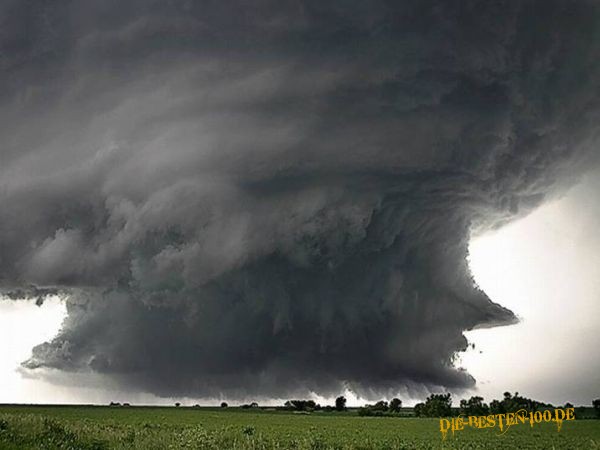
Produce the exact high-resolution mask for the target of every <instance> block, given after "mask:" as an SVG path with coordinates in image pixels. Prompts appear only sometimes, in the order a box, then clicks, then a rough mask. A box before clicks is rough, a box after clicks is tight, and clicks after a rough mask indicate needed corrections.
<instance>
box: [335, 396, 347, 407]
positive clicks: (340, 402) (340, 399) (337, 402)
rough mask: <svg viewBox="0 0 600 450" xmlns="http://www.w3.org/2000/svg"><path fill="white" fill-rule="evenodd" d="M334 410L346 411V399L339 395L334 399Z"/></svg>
mask: <svg viewBox="0 0 600 450" xmlns="http://www.w3.org/2000/svg"><path fill="white" fill-rule="evenodd" d="M335 409H336V410H338V411H345V410H346V397H344V396H343V395H340V396H339V397H338V398H336V399H335Z"/></svg>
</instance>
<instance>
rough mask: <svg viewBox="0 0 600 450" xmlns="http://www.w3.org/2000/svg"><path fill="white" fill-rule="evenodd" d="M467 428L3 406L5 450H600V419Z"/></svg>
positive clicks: (431, 422) (210, 412) (430, 422)
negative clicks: (502, 429) (501, 430)
mask: <svg viewBox="0 0 600 450" xmlns="http://www.w3.org/2000/svg"><path fill="white" fill-rule="evenodd" d="M497 433H498V431H497V429H487V430H474V429H466V430H465V431H462V432H459V433H457V434H456V435H455V437H454V438H453V437H452V436H450V435H449V436H448V438H447V440H446V441H442V439H441V436H440V432H439V421H438V420H437V419H418V418H408V417H407V418H404V417H358V416H357V415H356V413H355V412H348V413H345V414H344V413H343V414H339V413H338V414H335V413H333V414H332V413H324V412H316V413H312V414H294V413H292V412H282V411H262V410H259V411H256V410H241V409H238V408H227V409H220V408H171V407H169V408H158V407H129V408H109V407H86V406H61V407H41V406H38V407H36V406H0V449H113V448H115V449H167V448H169V449H179V448H184V449H186V448H198V449H219V450H221V449H364V450H367V449H505V448H510V449H513V448H514V449H569V450H572V449H600V420H579V421H575V422H568V423H564V425H563V429H562V431H561V432H560V433H558V432H557V430H556V427H555V426H554V425H552V424H547V423H545V424H540V425H538V426H536V427H535V428H533V429H532V428H530V427H529V426H528V425H526V426H523V425H521V426H514V427H512V428H510V430H508V432H507V433H506V434H504V435H502V436H498V435H497Z"/></svg>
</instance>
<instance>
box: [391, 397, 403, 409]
mask: <svg viewBox="0 0 600 450" xmlns="http://www.w3.org/2000/svg"><path fill="white" fill-rule="evenodd" d="M400 409H402V400H400V399H399V398H393V399H392V401H391V402H390V411H392V412H400Z"/></svg>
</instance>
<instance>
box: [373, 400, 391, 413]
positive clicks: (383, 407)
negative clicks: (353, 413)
mask: <svg viewBox="0 0 600 450" xmlns="http://www.w3.org/2000/svg"><path fill="white" fill-rule="evenodd" d="M371 409H372V410H373V411H387V410H388V402H386V401H385V400H379V401H378V402H377V403H375V404H374V405H373V406H371Z"/></svg>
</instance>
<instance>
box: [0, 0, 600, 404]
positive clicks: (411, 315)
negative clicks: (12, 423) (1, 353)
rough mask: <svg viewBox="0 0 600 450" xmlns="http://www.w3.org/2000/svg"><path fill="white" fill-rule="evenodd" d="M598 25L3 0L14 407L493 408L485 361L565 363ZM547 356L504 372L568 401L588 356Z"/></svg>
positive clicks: (582, 15) (581, 12) (481, 4)
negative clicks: (300, 404) (527, 349)
mask: <svg viewBox="0 0 600 450" xmlns="http://www.w3.org/2000/svg"><path fill="white" fill-rule="evenodd" d="M599 23H600V5H599V4H598V3H597V2H593V1H587V0H581V1H568V2H565V1H562V0H544V1H522V2H521V1H515V2H507V3H506V4H503V3H502V2H489V1H487V0H472V1H464V2H463V1H460V2H458V1H457V2H448V1H442V0H425V1H423V0H418V1H417V0H407V1H404V2H395V3H390V2H387V1H373V2H369V3H364V2H353V1H333V2H322V1H311V0H306V1H298V0H289V1H281V0H278V1H274V0H273V1H271V0H264V1H259V2H252V3H248V2H242V1H232V2H219V1H212V0H206V1H201V2H189V1H173V2H162V1H156V2H155V1H141V0H140V1H137V0H134V1H130V2H127V3H123V2H121V1H116V0H115V1H113V0H103V1H100V0H89V1H83V2H69V1H57V2H53V3H48V2H45V1H41V0H40V1H35V0H34V1H32V2H22V1H18V0H15V1H7V2H3V3H2V4H1V5H0V29H1V30H2V32H1V33H0V54H1V55H2V57H1V59H0V67H1V68H2V72H1V75H0V77H1V78H0V120H1V121H2V125H3V126H2V127H1V128H0V289H1V292H2V294H3V295H4V298H6V300H3V301H2V303H1V304H0V308H1V309H0V311H2V314H3V316H2V323H6V324H7V325H6V326H4V327H3V333H8V332H10V333H11V336H12V337H10V338H7V339H10V342H12V343H13V344H11V346H10V348H9V349H8V350H6V351H7V352H8V354H7V355H6V359H5V360H3V361H2V362H0V364H2V365H3V367H4V368H5V369H6V370H5V371H4V372H3V373H10V370H12V368H13V367H14V365H15V363H16V362H15V361H16V359H17V358H18V359H20V360H21V365H20V368H19V375H18V377H17V376H16V375H14V374H13V375H11V377H12V378H11V380H12V382H14V383H16V385H19V386H21V387H20V388H19V389H16V388H15V391H14V392H25V393H27V394H22V395H31V394H30V393H31V392H32V390H31V389H29V388H25V387H23V386H24V385H22V384H21V383H23V382H24V381H22V380H23V379H24V378H27V380H28V381H27V382H26V383H27V385H28V386H42V384H40V383H43V385H44V386H48V383H50V384H52V385H57V386H67V387H69V388H68V389H67V388H60V389H66V390H63V391H59V390H55V391H53V390H52V389H50V388H47V389H46V390H45V391H44V390H43V389H42V388H41V387H40V394H39V396H40V399H41V397H42V392H48V393H51V392H53V394H52V395H55V396H56V397H59V396H60V395H62V394H59V392H65V396H67V397H68V396H71V395H73V396H74V397H71V398H79V397H77V396H78V395H81V396H82V397H81V398H84V397H86V396H94V395H105V394H102V393H103V392H104V393H106V392H113V393H114V392H119V393H123V394H124V395H139V396H146V397H143V398H148V399H152V398H164V399H172V398H188V397H189V398H215V399H216V398H227V399H236V400H242V399H247V398H256V399H263V400H268V399H274V398H288V397H292V396H294V397H296V396H309V395H318V396H321V397H324V398H329V397H332V396H335V395H338V394H339V393H342V392H346V391H352V392H353V393H354V394H353V395H355V396H357V397H358V398H361V399H376V398H381V397H390V396H392V395H402V396H403V398H406V399H409V398H422V397H423V396H425V395H427V393H429V392H432V391H440V390H452V391H455V392H461V391H472V390H474V389H484V388H485V389H487V387H486V386H490V385H494V386H496V385H498V384H497V383H499V381H494V380H495V378H494V375H495V376H497V375H498V374H499V373H500V372H506V365H504V366H503V365H502V364H503V363H502V361H503V360H502V359H498V358H501V357H506V355H507V354H508V353H502V352H499V351H497V350H494V349H492V347H490V346H491V345H492V344H491V342H495V343H496V344H494V345H497V343H498V342H500V340H498V339H496V338H495V337H496V336H510V339H517V337H518V336H520V337H521V338H519V342H520V343H521V345H522V341H524V340H525V341H527V340H531V338H532V337H533V336H536V337H537V339H538V340H537V341H536V342H538V343H539V345H541V343H543V342H545V340H544V339H545V338H544V336H541V335H540V331H541V329H542V328H545V331H546V332H548V333H551V336H550V337H548V339H557V336H567V335H566V334H561V333H569V334H568V335H569V336H570V337H571V338H572V339H579V341H578V342H581V341H582V340H583V341H585V331H584V329H585V324H586V322H585V320H583V319H582V318H581V317H583V318H586V319H589V318H590V317H594V315H595V314H596V312H597V309H595V304H596V303H595V299H594V300H592V298H593V297H594V295H595V294H594V292H596V291H595V285H594V284H593V282H592V281H589V282H588V281H586V280H592V279H593V277H594V276H595V275H594V270H595V269H594V268H593V267H595V266H596V265H595V264H593V262H594V261H591V260H589V258H590V257H591V256H590V255H589V254H588V251H589V249H590V248H592V247H593V244H594V242H596V241H595V240H594V239H595V237H594V232H593V229H594V228H595V227H594V225H592V223H594V220H595V219H594V218H595V217H597V215H595V214H593V213H590V215H589V216H583V215H581V214H580V212H579V211H580V210H581V209H582V208H580V207H575V206H574V205H576V204H578V205H584V204H594V203H595V202H596V201H595V200H597V199H596V198H595V196H596V195H597V194H595V193H596V192H598V190H597V189H595V188H594V187H593V185H594V182H593V181H589V180H588V181H586V182H584V184H580V183H581V180H582V177H583V176H584V174H585V172H586V171H588V170H589V169H590V168H593V167H596V166H597V163H598V156H599V152H598V142H599V135H600V130H599V127H598V124H599V123H600V102H599V100H600V98H599V97H600V95H599V94H600V30H599ZM573 186H579V187H577V188H575V191H569V194H568V195H567V197H564V198H563V200H559V199H560V198H561V197H562V196H563V195H564V194H565V192H567V191H568V190H569V189H570V188H572V187H573ZM573 192H574V193H573ZM586 193H588V194H586ZM590 193H594V194H593V195H592V194H590ZM591 197H594V198H593V199H592V198H591ZM596 203H597V202H596ZM584 209H585V208H584ZM532 211H533V213H532ZM565 211H567V212H568V213H567V212H565ZM523 218H524V219H523ZM544 224H546V225H544ZM557 229H560V230H562V231H560V232H559V234H560V236H563V238H560V239H559V238H558V237H557V236H556V235H555V233H556V231H555V230H557ZM582 229H586V230H587V229H589V230H590V231H589V233H586V234H585V238H582V237H581V236H580V234H581V233H583V232H581V233H580V231H578V230H582ZM493 230H500V231H498V232H497V233H496V234H490V233H492V231H493ZM536 230H537V231H536ZM474 236H477V239H472V237H474ZM581 239H584V240H585V242H584V241H581ZM578 249H580V250H578ZM509 250H510V251H509ZM507 252H508V253H507ZM469 253H470V254H471V266H472V267H471V268H472V270H471V268H470V267H469V262H468V256H469ZM556 255H559V256H556ZM563 260H564V261H570V263H569V264H565V265H562V266H561V267H560V269H557V267H556V266H554V265H552V263H558V262H560V261H563ZM505 263H508V266H504V264H505ZM527 270H532V272H531V275H530V276H527V277H525V278H524V275H523V274H524V273H525V272H526V271H527ZM473 276H474V277H475V278H473ZM542 280H546V281H542ZM547 280H550V281H547ZM557 280H564V281H563V282H562V283H560V285H554V284H555V283H557ZM474 281H475V282H474ZM553 283H554V284H553ZM590 283H591V284H590ZM550 287H552V289H551V292H548V293H547V295H546V294H544V292H545V291H543V289H549V288H550ZM540 289H541V290H540ZM561 293H562V294H561ZM59 298H60V299H61V300H60V301H59V300H58V299H59ZM32 302H37V303H38V304H39V303H45V305H44V306H42V307H41V308H39V309H34V306H32ZM562 308H567V309H568V310H569V311H570V313H569V314H567V312H563V311H562ZM575 311H576V313H575ZM573 314H578V315H581V317H579V316H574V315H573ZM63 318H64V319H63ZM559 319H560V320H559ZM519 320H521V322H520V323H519ZM550 321H551V322H552V323H551V324H550V323H549V322H550ZM17 323H22V326H15V324H17ZM517 323H518V324H517ZM515 324H516V325H515ZM497 327H504V328H497ZM577 327H580V328H581V329H579V328H577ZM575 329H577V332H575V331H574V330H575ZM7 330H8V331H7ZM469 330H476V331H469ZM567 330H571V331H570V332H568V331H567ZM17 333H19V337H16V336H15V335H16V334H17ZM525 338H526V339H525ZM469 339H471V340H475V341H477V342H478V343H479V345H480V347H481V350H482V351H483V353H475V354H468V355H465V359H466V360H468V364H467V363H466V362H465V365H466V366H467V370H463V368H461V367H459V366H460V365H459V364H457V361H456V355H457V354H458V353H460V352H463V351H464V350H466V349H467V347H468V343H469ZM560 341H561V342H562V341H565V342H566V341H568V339H561V340H560ZM36 344H37V345H36ZM564 345H567V343H565V344H564ZM569 345H570V344H569ZM32 346H33V347H32ZM478 348H479V347H478ZM544 348H545V350H536V355H537V356H539V357H540V358H541V357H542V356H543V355H546V356H545V357H544V358H545V359H544V360H543V361H542V360H540V361H537V362H535V363H534V362H531V361H529V360H525V359H523V358H524V357H525V354H523V353H519V354H515V355H514V358H515V361H517V362H518V365H519V367H518V370H517V369H515V372H517V373H520V374H522V376H523V377H524V378H523V379H526V380H527V382H529V383H533V384H532V385H531V386H532V387H533V386H537V389H541V388H540V387H539V386H540V385H538V384H537V382H534V381H533V380H537V381H539V380H540V379H542V378H543V379H547V380H551V379H552V380H556V379H559V380H562V381H564V382H565V383H564V384H565V385H566V382H567V381H568V380H567V378H569V377H570V376H573V377H575V378H574V379H576V382H575V386H576V387H573V388H572V389H571V390H569V391H568V395H576V396H579V397H577V399H581V400H582V401H583V399H584V397H585V396H587V395H588V394H589V389H590V386H592V385H594V384H595V383H596V382H597V376H596V375H595V373H597V371H596V365H595V364H596V363H595V362H594V360H595V359H597V358H594V357H592V356H594V355H587V356H590V357H589V358H588V362H587V363H585V362H584V361H583V360H584V359H585V356H586V354H585V353H584V352H583V351H582V350H579V351H570V350H569V349H568V347H558V343H557V342H555V345H553V346H549V347H544ZM579 348H581V345H580V347H579ZM560 349H564V350H560ZM560 352H563V353H560ZM490 353H494V354H495V355H496V356H493V357H492V356H490ZM501 355H505V356H501ZM518 355H521V356H518ZM560 355H562V357H560ZM490 357H491V358H496V359H492V360H486V358H490ZM519 358H521V359H519ZM551 358H558V359H559V360H560V362H561V364H563V365H562V366H561V367H560V368H558V367H557V363H556V359H554V360H551ZM575 360H577V361H579V362H580V364H579V369H578V372H577V374H576V375H574V374H571V373H570V372H569V370H571V363H572V362H574V361H575ZM504 361H506V360H504ZM504 364H505V363H504ZM494 367H496V368H497V369H493V368H494ZM550 367H552V368H554V369H555V371H554V374H550V373H549V370H548V369H549V368H550ZM7 368H8V369H7ZM559 369H560V370H559ZM544 377H545V378H544ZM553 377H557V378H553ZM31 380H37V381H35V382H34V381H31ZM32 383H33V384H32ZM547 385H548V388H547V389H548V390H547V391H540V395H543V396H544V397H547V398H550V396H551V395H561V394H560V393H556V389H558V388H557V387H556V386H555V385H554V384H553V383H551V382H550V381H548V384H547ZM73 386H76V387H77V386H78V387H77V389H78V391H77V392H79V393H75V392H73V391H72V389H73V388H72V387H73ZM507 388H508V387H507ZM32 389H33V388H32ZM36 389H37V388H36ZM57 389H58V388H57ZM519 390H520V391H522V389H519ZM33 392H35V391H33ZM565 392H567V391H565ZM552 393H555V394H552ZM10 395H16V394H10ZM19 395H21V394H19ZM36 395H38V394H36ZM44 395H46V394H44ZM47 395H50V394H47ZM110 395H116V394H110ZM120 395H121V394H119V396H120ZM565 395H567V394H565ZM23 398H24V397H23ZM90 398H91V397H90ZM94 398H95V397H94ZM136 398H138V399H141V398H142V397H136ZM552 398H554V397H552ZM557 398H558V397H557ZM34 400H35V399H34Z"/></svg>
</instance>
